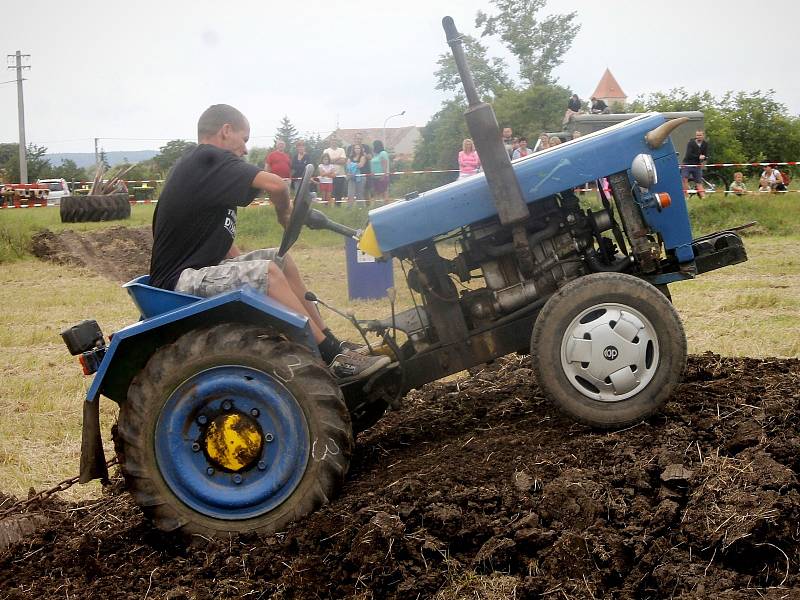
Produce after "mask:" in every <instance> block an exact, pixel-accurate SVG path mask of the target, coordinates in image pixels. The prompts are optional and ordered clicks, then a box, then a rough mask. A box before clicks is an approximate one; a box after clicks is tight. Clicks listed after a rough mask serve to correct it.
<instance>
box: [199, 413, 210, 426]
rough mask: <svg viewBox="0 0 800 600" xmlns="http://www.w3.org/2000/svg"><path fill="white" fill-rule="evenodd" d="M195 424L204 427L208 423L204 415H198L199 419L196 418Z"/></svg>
mask: <svg viewBox="0 0 800 600" xmlns="http://www.w3.org/2000/svg"><path fill="white" fill-rule="evenodd" d="M197 422H198V423H200V425H205V424H206V423H208V417H207V416H205V415H200V416H199V417H197Z"/></svg>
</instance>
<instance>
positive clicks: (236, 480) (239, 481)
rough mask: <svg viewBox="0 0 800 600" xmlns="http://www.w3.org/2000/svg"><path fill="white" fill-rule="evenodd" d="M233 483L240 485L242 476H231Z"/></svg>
mask: <svg viewBox="0 0 800 600" xmlns="http://www.w3.org/2000/svg"><path fill="white" fill-rule="evenodd" d="M233 483H242V476H241V475H239V474H238V473H237V474H236V475H234V476H233Z"/></svg>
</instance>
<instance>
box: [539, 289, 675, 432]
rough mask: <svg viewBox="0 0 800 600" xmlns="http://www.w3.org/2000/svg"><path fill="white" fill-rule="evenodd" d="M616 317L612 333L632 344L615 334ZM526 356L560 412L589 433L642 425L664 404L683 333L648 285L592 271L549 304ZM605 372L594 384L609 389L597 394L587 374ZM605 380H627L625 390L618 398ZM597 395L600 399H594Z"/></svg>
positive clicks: (667, 306) (659, 294) (662, 297)
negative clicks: (620, 322)
mask: <svg viewBox="0 0 800 600" xmlns="http://www.w3.org/2000/svg"><path fill="white" fill-rule="evenodd" d="M614 311H617V312H616V313H615V312H614ZM619 311H627V312H624V313H623V312H619ZM637 313H638V315H637ZM615 314H616V315H618V316H619V317H620V319H619V320H620V321H622V320H623V319H624V320H625V321H626V323H625V324H620V325H619V330H618V331H621V332H625V331H626V328H627V332H629V333H627V334H626V335H627V336H628V337H631V340H625V338H624V337H622V334H621V333H617V332H616V331H615V328H617V327H618V322H617V321H615V320H614V316H613V315H615ZM623 315H627V316H623ZM636 323H638V326H642V328H641V329H637V325H635V324H636ZM592 328H594V329H592ZM582 331H584V333H582ZM588 331H591V333H590V332H588ZM593 336H594V340H593ZM640 336H641V337H640ZM608 340H611V342H610V343H609V342H608ZM646 340H650V341H649V342H648V341H646ZM653 340H655V343H653ZM640 343H643V345H642V346H638V344H640ZM626 347H627V348H630V349H631V350H629V351H626V350H625V348H626ZM573 352H574V353H573ZM624 352H630V355H626V354H624ZM634 356H635V358H634ZM609 357H613V359H612V358H609ZM648 357H649V358H648ZM531 358H532V362H533V369H534V373H535V375H536V379H537V381H538V383H539V386H540V387H541V388H542V390H543V391H544V393H545V395H546V396H548V397H549V398H550V399H551V400H552V401H553V402H554V403H555V404H556V406H557V407H558V408H559V409H560V410H562V411H563V412H565V413H566V414H568V415H570V416H571V417H573V418H574V419H576V420H578V421H580V422H582V423H585V424H587V425H591V426H592V427H597V428H600V429H612V428H618V427H624V426H626V425H630V424H632V423H635V422H638V421H640V420H642V419H643V418H645V417H647V416H648V415H650V414H652V413H653V412H655V411H656V410H658V408H659V407H660V406H661V405H662V404H663V403H664V402H665V401H666V400H667V398H669V396H670V394H671V393H672V391H673V390H674V389H675V386H676V385H677V384H678V383H679V382H680V379H681V375H682V373H683V370H684V367H685V366H686V335H685V333H684V330H683V325H682V324H681V321H680V317H679V316H678V313H677V311H676V310H675V308H674V307H673V306H672V304H671V302H670V301H669V299H668V298H667V297H666V296H665V295H664V294H663V293H662V292H661V291H659V290H658V289H656V288H655V287H654V286H652V285H650V284H649V283H648V282H646V281H644V280H642V279H639V278H638V277H634V276H632V275H627V274H624V273H595V274H591V275H587V276H585V277H581V278H579V279H576V280H574V281H572V282H570V283H569V284H567V285H565V286H564V287H563V288H561V290H559V291H558V292H557V293H556V294H554V295H553V296H552V297H551V298H549V299H548V301H547V303H546V304H545V306H544V308H543V309H542V311H541V312H540V313H539V316H538V317H537V319H536V323H535V325H534V328H533V333H532V334H531ZM578 358H580V359H583V358H586V359H588V360H587V361H583V360H580V361H579V360H577V359H578ZM626 358H629V361H628V362H626V360H625V359H626ZM617 359H619V361H620V362H619V363H616V362H615V360H617ZM604 361H605V362H604ZM648 361H649V362H648ZM629 364H630V365H633V366H632V367H631V366H629ZM634 367H635V369H634ZM589 369H591V371H589ZM604 369H608V371H609V375H608V377H606V378H605V379H603V380H600V379H599V378H598V379H595V380H594V381H595V382H597V383H598V384H599V385H604V386H608V387H604V388H602V389H601V388H598V387H595V386H594V383H592V378H591V377H590V375H589V374H590V373H596V372H598V370H599V371H600V372H605V371H604ZM627 369H629V370H627ZM612 370H613V372H612ZM631 373H632V374H633V376H632V375H631ZM611 375H613V376H615V377H617V376H619V377H620V378H621V379H619V380H618V381H625V380H626V378H627V385H629V386H630V389H628V390H626V391H623V392H622V393H620V394H619V399H615V398H614V394H616V388H617V381H613V380H612V379H611ZM637 378H638V379H637ZM639 380H642V381H639ZM644 380H646V381H644ZM622 387H623V390H624V387H625V386H624V385H623V386H622ZM592 388H593V389H592ZM611 388H613V391H612V389H611ZM604 390H605V391H604ZM593 393H596V395H597V396H596V397H592V394H593ZM604 393H605V394H606V396H607V397H606V398H605V399H603V398H601V397H599V396H601V395H602V394H604ZM628 394H630V395H629V396H627V395H628ZM609 396H610V397H609Z"/></svg>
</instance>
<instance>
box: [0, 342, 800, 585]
mask: <svg viewBox="0 0 800 600" xmlns="http://www.w3.org/2000/svg"><path fill="white" fill-rule="evenodd" d="M528 364H529V363H528V361H527V359H525V358H517V357H510V358H508V359H504V360H502V361H498V363H496V364H495V365H493V366H492V367H491V368H487V369H485V370H483V371H481V372H479V373H478V374H477V375H476V376H474V377H472V378H471V379H469V380H460V381H456V382H450V383H435V384H431V385H428V386H426V387H425V388H423V389H422V390H420V391H417V392H412V394H410V395H409V397H408V398H407V399H406V402H405V405H404V407H403V408H402V409H401V410H399V411H397V412H393V413H390V414H389V415H388V416H387V417H386V418H385V419H384V420H382V421H381V422H380V423H379V424H378V425H377V426H375V427H374V428H373V429H371V430H369V431H367V432H365V433H364V434H362V435H361V436H360V437H359V439H358V444H357V448H356V451H355V455H354V459H353V463H352V467H351V473H350V476H349V479H348V483H347V485H346V486H345V489H344V490H343V493H342V494H341V496H340V497H339V498H337V499H335V500H334V501H333V502H332V503H331V504H330V505H328V506H326V507H324V508H323V509H321V510H320V511H318V512H317V513H315V514H313V515H311V516H309V517H307V518H306V519H304V520H303V521H301V522H299V523H296V524H294V525H292V526H290V527H289V528H288V529H287V531H285V532H284V533H281V534H279V535H275V536H271V537H268V538H265V539H257V538H254V537H247V536H245V537H241V538H239V539H237V540H235V541H233V542H213V541H208V540H204V539H198V540H196V542H195V543H194V544H192V545H189V544H187V543H185V542H181V541H178V540H176V539H174V538H172V537H169V536H167V535H164V534H161V533H159V532H157V531H154V530H153V529H152V528H151V527H150V526H149V525H148V523H147V522H146V521H144V519H143V518H142V515H141V513H140V512H139V510H138V509H137V508H136V507H135V506H133V505H132V503H131V501H130V499H129V497H128V496H127V495H126V494H121V493H119V490H118V488H114V489H113V490H111V492H110V493H109V494H108V495H106V496H104V497H103V498H101V499H100V500H97V501H95V502H93V503H86V504H83V505H62V504H58V503H56V502H52V503H51V504H49V505H48V506H47V507H45V508H44V509H43V510H42V511H41V512H42V514H44V515H45V516H46V517H47V518H48V523H47V524H46V525H44V526H42V527H41V528H40V529H39V530H38V531H37V533H35V534H34V535H33V536H32V537H28V538H27V539H26V540H25V541H24V542H22V543H19V544H16V545H15V546H13V547H12V548H10V549H9V550H7V551H6V552H5V553H3V554H0V597H3V598H40V597H67V596H68V597H81V598H109V597H113V598H120V597H126V598H127V597H131V598H133V597H137V598H141V597H144V596H146V597H148V598H172V599H177V598H186V599H189V598H192V599H201V598H219V597H229V598H303V599H308V598H360V599H366V598H398V599H400V598H403V599H404V598H493V599H500V598H512V597H514V598H540V597H545V598H555V597H565V598H610V597H613V598H667V597H676V598H726V599H738V598H742V599H744V598H753V597H767V598H786V597H791V598H797V597H800V575H798V566H799V565H800V530H798V523H800V491H799V490H798V472H799V471H798V470H799V469H800V452H799V450H800V432H799V431H798V428H799V427H800V391H798V382H800V361H798V360H754V359H736V358H720V357H718V356H713V355H705V356H701V357H692V358H690V360H689V366H688V369H687V373H686V377H685V381H684V383H683V384H682V385H680V386H679V387H678V389H677V391H676V393H675V394H674V395H673V397H672V398H671V400H670V401H669V402H668V403H667V404H666V406H665V408H664V411H663V412H662V413H661V414H659V415H658V416H656V417H654V418H652V419H650V420H649V421H647V422H644V423H641V424H639V425H637V426H635V427H631V428H629V429H627V430H625V431H620V432H614V433H601V432H597V431H593V430H591V429H589V428H586V427H584V426H581V425H577V424H575V423H574V422H573V421H571V420H570V419H568V418H565V417H563V416H561V415H560V414H559V413H558V412H556V411H555V410H553V408H552V407H551V406H550V404H549V403H548V402H546V401H545V400H544V399H543V397H542V394H541V392H540V390H539V389H538V387H537V386H536V385H535V383H534V382H533V379H532V374H531V370H530V368H529V367H528ZM117 485H119V484H117Z"/></svg>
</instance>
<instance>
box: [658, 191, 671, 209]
mask: <svg viewBox="0 0 800 600" xmlns="http://www.w3.org/2000/svg"><path fill="white" fill-rule="evenodd" d="M656 198H657V199H658V207H659V208H661V209H662V210H663V209H665V208H667V207H669V206H670V205H671V204H672V198H670V196H669V194H668V193H667V192H659V193H658V194H656Z"/></svg>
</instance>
